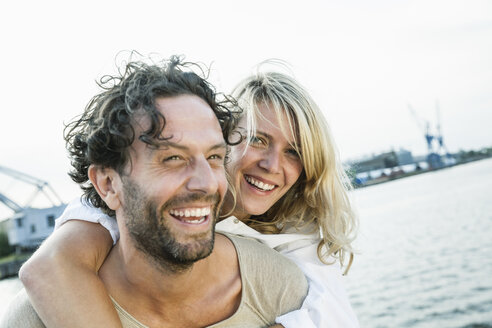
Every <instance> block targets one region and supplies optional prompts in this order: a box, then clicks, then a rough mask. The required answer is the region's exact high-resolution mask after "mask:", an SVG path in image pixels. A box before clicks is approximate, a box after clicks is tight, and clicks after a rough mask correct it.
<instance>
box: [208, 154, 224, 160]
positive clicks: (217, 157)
mask: <svg viewBox="0 0 492 328" xmlns="http://www.w3.org/2000/svg"><path fill="white" fill-rule="evenodd" d="M208 158H209V159H218V160H222V158H223V156H222V155H219V154H214V155H211V156H209V157H208Z"/></svg>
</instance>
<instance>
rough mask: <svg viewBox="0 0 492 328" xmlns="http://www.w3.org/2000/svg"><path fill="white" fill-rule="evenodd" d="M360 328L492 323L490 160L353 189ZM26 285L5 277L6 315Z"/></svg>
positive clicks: (484, 326)
mask: <svg viewBox="0 0 492 328" xmlns="http://www.w3.org/2000/svg"><path fill="white" fill-rule="evenodd" d="M355 197H356V200H357V202H358V206H359V209H360V210H359V212H360V216H361V227H360V235H359V238H358V241H357V245H356V246H357V248H358V249H359V250H360V254H359V255H357V256H356V259H355V262H354V265H353V267H352V269H351V271H350V273H349V275H348V277H347V289H348V291H349V294H350V297H351V301H352V305H353V307H354V309H355V311H356V313H357V315H358V317H359V321H360V323H361V326H362V327H367V328H383V327H402V328H404V327H412V328H413V327H416V328H428V327H432V328H435V327H449V328H462V327H467V328H492V160H490V159H489V160H483V161H479V162H474V163H470V164H466V165H462V166H457V167H453V168H449V169H445V170H441V171H437V172H433V173H427V174H422V175H418V176H413V177H409V178H405V179H400V180H396V181H393V182H389V183H385V184H380V185H376V186H372V187H368V188H364V189H358V190H356V191H355ZM20 288H21V284H20V282H19V281H18V280H17V279H6V280H0V317H1V316H2V314H3V312H4V309H5V306H6V305H7V303H8V301H9V300H10V299H11V298H12V297H13V296H14V295H15V294H16V293H17V291H18V290H19V289H20Z"/></svg>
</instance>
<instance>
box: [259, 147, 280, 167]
mask: <svg viewBox="0 0 492 328" xmlns="http://www.w3.org/2000/svg"><path fill="white" fill-rule="evenodd" d="M258 165H259V166H260V167H261V168H262V169H264V170H266V171H267V172H269V173H278V172H280V170H281V166H282V159H281V156H280V152H279V151H278V150H276V149H270V150H268V152H267V153H266V154H265V157H263V158H262V159H261V160H260V162H259V163H258Z"/></svg>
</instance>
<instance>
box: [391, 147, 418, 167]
mask: <svg viewBox="0 0 492 328" xmlns="http://www.w3.org/2000/svg"><path fill="white" fill-rule="evenodd" d="M395 154H396V158H397V161H398V165H407V164H413V163H415V160H414V158H413V156H412V152H410V151H408V150H405V149H400V150H398V151H397V152H395Z"/></svg>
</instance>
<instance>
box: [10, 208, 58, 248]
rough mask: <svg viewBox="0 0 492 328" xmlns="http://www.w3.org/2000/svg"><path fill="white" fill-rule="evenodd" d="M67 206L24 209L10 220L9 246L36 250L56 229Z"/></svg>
mask: <svg viewBox="0 0 492 328" xmlns="http://www.w3.org/2000/svg"><path fill="white" fill-rule="evenodd" d="M65 207H66V205H65V204H63V205H59V206H53V207H49V208H30V207H28V208H24V209H23V210H22V212H18V213H15V214H14V215H13V216H12V217H11V218H9V219H8V222H7V227H8V229H7V230H8V237H9V244H10V245H12V246H15V247H16V248H21V249H22V248H36V247H38V246H39V245H40V244H41V243H42V242H43V240H45V239H46V238H47V237H48V236H49V235H50V234H51V233H52V232H53V228H54V227H55V219H56V218H57V217H59V216H60V215H61V214H62V212H63V210H64V209H65Z"/></svg>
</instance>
